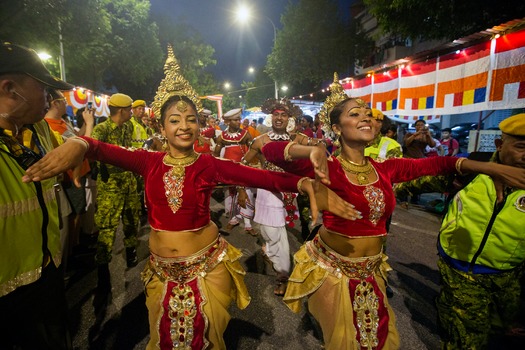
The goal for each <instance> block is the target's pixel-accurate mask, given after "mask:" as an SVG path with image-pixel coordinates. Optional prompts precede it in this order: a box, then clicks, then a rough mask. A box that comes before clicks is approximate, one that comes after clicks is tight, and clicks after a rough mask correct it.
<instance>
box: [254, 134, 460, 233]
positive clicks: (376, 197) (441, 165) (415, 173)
mask: <svg viewBox="0 0 525 350" xmlns="http://www.w3.org/2000/svg"><path fill="white" fill-rule="evenodd" d="M287 144H288V142H270V143H268V144H266V145H265V146H264V147H263V149H262V151H263V154H264V156H265V157H266V159H267V160H268V161H270V162H272V163H274V164H276V165H277V166H279V167H281V168H282V169H284V170H285V171H289V172H291V173H294V174H301V175H302V176H308V177H311V178H313V177H314V176H315V174H314V170H313V167H312V163H311V162H310V160H309V159H299V160H295V161H292V162H289V161H285V160H284V149H285V147H286V145H287ZM331 160H332V161H330V160H329V161H328V169H329V173H330V182H331V185H330V186H329V187H330V189H331V190H332V191H334V192H335V193H337V194H338V195H339V196H340V197H341V198H342V199H344V200H345V201H347V202H349V203H351V204H353V205H354V206H355V208H356V209H357V210H359V211H360V212H361V213H362V215H363V219H358V220H355V221H352V220H346V219H343V218H340V217H338V216H336V215H334V214H332V213H330V212H327V211H324V212H323V224H324V226H325V227H326V228H327V229H328V230H330V231H335V232H336V233H339V234H341V235H344V236H348V237H354V238H356V237H376V236H385V235H386V234H387V232H386V220H387V219H388V218H389V217H390V215H392V212H393V211H394V208H395V206H396V199H395V197H394V191H393V190H392V184H393V183H398V182H405V181H409V180H413V179H415V178H418V177H421V176H425V175H439V174H448V173H455V172H456V168H455V165H456V161H457V158H456V157H434V158H421V159H408V158H390V159H387V160H385V161H384V162H382V163H378V162H376V161H374V160H373V159H371V158H369V157H368V160H369V161H370V163H371V164H372V166H373V167H374V169H375V171H376V173H377V181H375V182H374V183H370V184H367V185H356V184H353V183H351V182H350V181H349V180H348V178H347V177H346V173H345V172H344V170H343V168H342V167H341V163H339V160H337V158H335V157H333V156H332V157H331Z"/></svg>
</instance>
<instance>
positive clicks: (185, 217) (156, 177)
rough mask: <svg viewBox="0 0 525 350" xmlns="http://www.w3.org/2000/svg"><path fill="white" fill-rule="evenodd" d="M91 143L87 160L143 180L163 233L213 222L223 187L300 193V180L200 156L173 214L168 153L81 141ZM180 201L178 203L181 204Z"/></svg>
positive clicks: (155, 223) (151, 212) (153, 223)
mask: <svg viewBox="0 0 525 350" xmlns="http://www.w3.org/2000/svg"><path fill="white" fill-rule="evenodd" d="M82 138H83V139H84V140H86V141H87V142H88V143H89V150H88V152H87V153H86V157H87V158H90V159H95V160H99V161H102V162H105V163H109V164H112V165H115V166H118V167H121V168H123V169H126V170H130V171H133V172H135V173H137V174H140V175H142V176H143V177H144V183H145V191H146V201H147V206H148V219H149V223H150V225H151V227H152V228H154V229H155V230H160V231H184V230H195V229H198V228H201V227H204V226H206V225H207V224H208V223H209V222H210V196H211V193H212V190H213V189H214V187H215V186H216V185H217V184H219V183H221V184H227V185H240V186H246V187H258V188H264V189H267V190H269V191H276V192H297V182H298V181H299V179H300V177H298V176H295V175H291V174H287V173H277V172H269V171H264V170H260V169H255V168H251V167H248V166H245V165H242V164H236V163H234V162H232V161H229V160H224V159H220V158H215V157H213V156H211V155H209V154H200V155H198V158H197V160H196V161H195V162H194V163H193V164H191V165H188V166H186V168H185V178H184V182H183V187H182V196H181V197H180V199H182V206H181V207H180V208H179V209H178V210H177V211H176V212H175V213H174V212H173V211H172V209H171V207H170V205H169V203H168V198H167V195H166V192H167V188H166V184H165V183H164V175H165V174H166V173H167V172H170V171H171V169H172V166H170V165H166V164H164V162H163V159H164V156H165V155H166V153H165V152H151V151H146V150H142V149H133V150H130V149H126V148H122V147H120V146H116V145H111V144H107V143H104V142H100V141H97V140H94V139H91V138H89V137H82ZM180 199H179V200H180Z"/></svg>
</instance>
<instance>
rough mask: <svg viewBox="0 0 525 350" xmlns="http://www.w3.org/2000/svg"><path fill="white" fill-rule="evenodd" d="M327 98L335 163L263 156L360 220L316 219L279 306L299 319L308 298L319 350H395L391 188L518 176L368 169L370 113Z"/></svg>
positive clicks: (469, 168) (521, 175) (413, 162)
mask: <svg viewBox="0 0 525 350" xmlns="http://www.w3.org/2000/svg"><path fill="white" fill-rule="evenodd" d="M339 87H340V85H339ZM331 91H332V94H333V95H332V100H331V101H328V102H327V103H325V106H324V107H323V111H322V112H324V113H325V114H324V116H325V120H324V122H325V123H326V125H327V126H328V125H329V126H331V129H332V131H333V132H334V133H335V134H336V135H338V137H339V138H340V144H341V154H340V155H339V156H337V157H333V156H330V157H329V158H328V161H327V157H326V150H324V149H323V148H322V147H318V146H316V147H311V146H303V145H298V144H295V143H293V142H290V143H288V142H272V143H269V144H267V145H265V146H264V148H263V153H264V155H265V157H266V159H267V160H268V161H270V162H272V163H274V164H276V165H278V166H279V167H281V168H283V169H284V170H286V171H290V172H293V173H296V174H301V175H307V176H310V177H314V176H315V175H316V174H317V175H318V176H320V177H321V178H322V180H323V181H324V182H325V183H327V184H329V188H331V189H332V190H334V192H336V193H337V194H338V195H339V196H340V197H341V198H343V199H345V200H347V201H350V200H351V201H352V203H353V204H354V205H355V206H356V209H357V210H359V211H360V212H361V213H362V215H363V218H362V219H358V220H355V221H349V220H345V219H343V218H340V217H338V216H336V215H334V214H333V213H329V212H324V213H323V223H324V226H323V227H322V228H321V229H320V230H319V233H318V235H317V236H316V237H315V238H314V239H313V241H310V242H307V243H306V244H305V245H304V246H303V247H301V249H300V250H299V251H298V252H297V253H296V254H295V268H294V271H293V272H292V275H291V277H290V279H289V282H288V289H287V291H286V294H285V296H284V301H285V303H287V305H288V307H290V309H292V310H293V311H295V312H298V311H299V310H300V308H301V299H302V298H303V297H304V296H308V308H309V311H310V312H311V313H312V314H313V316H314V317H315V318H316V319H317V320H318V321H319V323H320V325H321V328H322V331H323V337H324V341H325V348H326V349H329V350H330V349H337V350H341V349H398V348H399V336H398V333H397V330H396V327H395V318H394V314H393V312H392V309H391V308H390V306H389V304H388V300H387V298H386V296H385V280H384V276H385V275H384V273H383V272H384V267H385V265H386V263H384V264H383V261H384V260H386V259H385V257H384V255H383V253H382V246H383V239H384V237H385V236H386V229H385V222H386V219H387V218H388V217H389V216H390V215H391V214H392V212H393V210H394V207H395V205H396V201H395V197H394V193H393V191H392V183H394V182H403V181H408V180H411V179H414V178H416V177H419V176H423V175H437V174H445V173H454V172H456V171H457V172H480V173H485V174H488V175H490V176H492V177H493V178H496V179H500V180H502V181H506V182H508V183H509V184H510V185H512V186H518V187H523V186H525V170H523V169H521V170H518V169H517V168H513V167H508V166H504V165H499V164H493V163H490V164H489V163H480V162H475V161H471V160H467V159H465V158H455V157H435V158H426V159H402V158H393V159H388V160H386V161H384V162H382V163H379V162H375V161H374V160H372V159H370V158H368V157H365V156H364V149H365V147H366V146H367V144H368V143H369V142H371V141H372V140H373V139H374V137H375V135H377V132H378V128H379V123H378V122H377V121H376V120H375V119H374V118H373V117H372V111H371V109H370V108H369V107H368V105H367V104H366V103H364V101H362V100H360V99H353V98H348V97H347V96H346V94H344V92H343V90H342V87H340V88H339V89H338V87H337V86H335V82H334V84H332V86H331ZM337 91H339V93H340V94H339V97H337V95H336V94H337ZM334 93H335V94H334ZM341 100H342V101H341ZM339 101H341V102H339ZM330 102H332V104H331V105H330ZM337 102H339V103H338V104H336V103H337ZM334 105H335V107H334V108H333V110H332V111H331V112H330V113H329V118H330V119H329V120H328V119H327V118H326V116H327V115H328V111H329V109H331V108H332V107H333V106H334ZM301 158H310V160H308V159H301ZM294 159H298V160H294ZM292 160H293V161H292ZM312 164H314V165H315V166H314V165H312ZM496 166H497V167H496ZM328 170H329V175H328Z"/></svg>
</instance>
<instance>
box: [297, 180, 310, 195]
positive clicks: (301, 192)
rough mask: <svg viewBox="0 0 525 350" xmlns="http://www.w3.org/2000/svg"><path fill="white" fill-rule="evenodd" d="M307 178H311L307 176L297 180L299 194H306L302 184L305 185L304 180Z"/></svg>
mask: <svg viewBox="0 0 525 350" xmlns="http://www.w3.org/2000/svg"><path fill="white" fill-rule="evenodd" d="M305 180H310V178H309V177H306V176H305V177H302V178H301V179H299V181H297V192H299V194H305V192H304V191H303V190H301V186H302V185H303V182H304V181H305Z"/></svg>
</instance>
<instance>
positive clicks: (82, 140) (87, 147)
mask: <svg viewBox="0 0 525 350" xmlns="http://www.w3.org/2000/svg"><path fill="white" fill-rule="evenodd" d="M67 141H78V142H80V143H82V144H83V145H84V146H85V147H86V151H87V150H88V149H89V143H88V142H87V141H86V140H84V139H83V138H81V137H78V136H73V137H70V138H68V139H67V140H66V142H67Z"/></svg>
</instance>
